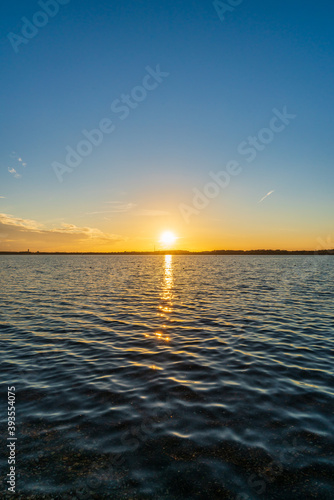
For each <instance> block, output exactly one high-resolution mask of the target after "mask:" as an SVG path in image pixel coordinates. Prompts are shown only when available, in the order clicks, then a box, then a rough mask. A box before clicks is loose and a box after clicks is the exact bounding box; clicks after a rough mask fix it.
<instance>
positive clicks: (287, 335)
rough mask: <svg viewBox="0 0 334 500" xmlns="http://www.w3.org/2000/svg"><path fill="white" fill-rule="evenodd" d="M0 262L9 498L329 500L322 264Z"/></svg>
mask: <svg viewBox="0 0 334 500" xmlns="http://www.w3.org/2000/svg"><path fill="white" fill-rule="evenodd" d="M0 265H1V271H0V279H1V303H2V307H1V316H0V328H1V359H2V370H1V382H2V387H3V391H2V398H3V400H4V399H5V397H6V393H7V385H9V386H11V385H15V387H16V394H17V403H16V406H17V429H18V432H17V437H18V441H17V463H16V468H17V472H18V474H19V476H18V477H17V491H18V493H19V495H22V498H27V496H28V495H30V496H31V498H43V497H44V498H61V499H66V498H74V499H75V498H78V499H90V498H92V499H94V498H97V499H98V498H101V499H103V498H113V499H125V498H129V499H130V498H132V499H171V500H172V499H174V498H175V499H177V498H180V499H189V500H191V499H210V500H211V499H224V498H226V499H238V500H248V499H252V500H253V499H260V498H261V499H263V500H264V499H286V500H289V499H294V500H295V499H303V500H305V499H309V498H317V499H328V500H333V498H334V457H333V451H334V439H333V428H334V417H333V410H334V383H333V348H334V335H333V332H334V311H333V303H334V300H333V299H334V288H333V284H334V257H333V256H285V257H284V256H1V257H0ZM3 408H4V410H3V411H2V414H1V423H2V424H3V425H2V429H5V427H4V424H5V421H6V413H5V410H6V408H5V407H4V406H3ZM3 436H4V437H5V438H6V437H7V434H6V433H5V434H3ZM1 466H2V470H4V471H5V473H4V474H3V477H4V475H5V474H7V472H8V471H7V469H8V465H7V458H6V457H4V458H2V459H1ZM2 491H5V489H3V490H2ZM0 496H1V494H0ZM1 498H2V497H1Z"/></svg>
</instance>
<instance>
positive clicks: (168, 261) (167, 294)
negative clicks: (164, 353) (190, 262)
mask: <svg viewBox="0 0 334 500" xmlns="http://www.w3.org/2000/svg"><path fill="white" fill-rule="evenodd" d="M163 265H164V274H163V282H162V290H161V295H160V297H161V301H162V302H163V305H162V304H160V305H159V311H158V315H159V316H160V317H161V318H167V316H168V315H169V314H170V313H171V312H172V305H173V304H172V291H171V290H172V286H173V256H172V255H165V259H164V263H163ZM166 328H167V325H166V324H163V325H162V327H161V330H158V331H156V332H155V337H156V338H157V339H159V340H163V341H165V342H169V341H170V338H169V337H168V335H165V333H164V330H165V329H166ZM146 337H149V335H146Z"/></svg>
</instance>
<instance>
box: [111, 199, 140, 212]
mask: <svg viewBox="0 0 334 500" xmlns="http://www.w3.org/2000/svg"><path fill="white" fill-rule="evenodd" d="M105 203H107V204H109V205H112V206H111V207H110V209H109V212H113V213H122V212H128V211H129V210H132V209H133V208H135V206H136V205H135V204H134V203H124V202H121V201H106V202H105Z"/></svg>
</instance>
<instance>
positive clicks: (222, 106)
mask: <svg viewBox="0 0 334 500" xmlns="http://www.w3.org/2000/svg"><path fill="white" fill-rule="evenodd" d="M226 3H228V2H226ZM58 7H59V11H58V12H57V14H56V15H55V16H54V17H53V18H51V17H50V18H49V19H48V21H47V23H46V24H45V26H43V27H40V28H38V32H37V34H36V35H35V36H34V37H33V38H31V39H30V40H27V43H21V44H20V45H18V46H17V53H16V52H15V51H14V48H13V46H12V43H11V41H10V40H9V38H8V34H9V33H14V34H16V35H21V31H22V27H23V25H24V21H22V18H24V17H25V18H27V19H28V20H29V21H32V20H33V19H36V17H35V18H34V16H35V14H36V12H38V11H41V10H42V9H41V6H40V5H39V4H38V2H34V1H17V2H13V3H9V2H8V3H6V4H2V5H1V16H0V25H1V33H2V36H1V43H0V51H1V52H0V53H1V58H2V67H3V71H2V106H1V111H0V113H1V124H2V127H1V138H2V147H1V154H0V196H3V198H1V199H0V213H2V214H3V218H2V222H1V221H0V224H2V226H1V225H0V232H1V227H2V232H3V234H6V235H7V236H3V237H2V238H0V249H1V248H3V249H15V250H16V249H20V248H21V247H23V248H25V245H26V244H28V243H29V242H30V241H31V245H30V246H32V247H33V248H34V247H35V246H36V245H37V246H38V248H34V249H49V250H50V249H52V248H56V247H57V248H62V249H68V250H73V249H75V248H77V246H78V245H80V246H82V248H84V249H91V248H93V247H94V248H95V247H96V249H101V250H102V249H110V250H112V249H117V250H123V249H130V248H135V249H137V248H138V249H143V250H144V249H150V246H151V245H152V244H153V242H154V241H155V239H157V238H158V236H159V234H160V232H162V231H163V230H165V229H171V230H174V231H175V232H176V234H177V235H178V236H179V246H180V247H183V248H188V249H201V248H203V247H205V248H206V247H208V248H209V249H211V248H241V247H242V248H250V247H256V248H271V247H275V248H279V247H281V248H286V247H289V248H314V247H315V246H316V245H317V239H318V238H323V239H324V238H327V237H328V236H330V235H333V234H334V233H333V208H334V207H333V205H334V203H333V195H332V192H333V181H334V173H333V160H332V130H333V98H332V89H333V84H334V81H333V80H334V78H333V77H334V70H333V48H334V44H333V41H334V40H333V38H334V34H333V29H332V19H333V14H334V4H333V3H332V2H330V1H322V2H317V3H315V2H311V1H303V2H302V1H298V0H296V1H294V2H285V3H284V2H281V1H272V2H264V1H255V0H254V1H251V0H248V1H247V0H244V1H243V2H241V3H240V5H238V6H236V7H235V8H234V10H233V11H231V12H226V15H225V20H224V21H223V22H222V21H221V20H220V18H219V16H218V14H217V12H216V10H215V8H214V5H213V3H212V2H210V1H203V0H197V1H189V2H181V1H178V0H173V1H166V0H165V1H164V0H162V1H160V2H157V3H156V2H148V1H126V0H125V1H122V2H114V1H101V0H97V1H96V2H88V1H81V2H78V1H76V0H70V1H69V2H68V3H67V4H65V5H58ZM157 65H160V68H161V71H163V72H165V73H168V74H169V75H168V76H167V77H165V78H164V79H163V81H162V83H161V84H160V83H159V85H158V87H157V88H156V89H155V90H152V91H148V92H147V97H146V98H145V99H144V100H143V101H142V102H139V103H138V106H137V107H136V109H133V110H131V112H130V114H129V116H128V117H127V118H126V119H125V120H123V121H122V120H120V119H119V116H117V115H116V114H115V113H113V112H112V110H111V108H110V106H111V103H112V102H113V101H115V100H116V99H120V98H121V96H122V94H129V93H131V91H132V89H133V88H134V87H136V86H140V85H142V81H143V78H144V76H145V75H146V74H147V70H146V68H147V66H150V67H151V68H153V69H154V68H156V67H157ZM151 82H152V80H151ZM284 106H286V107H287V109H288V112H289V113H291V114H294V115H296V118H295V119H293V120H292V121H291V123H290V124H289V125H288V126H287V127H286V128H285V130H284V131H283V132H282V133H280V134H275V136H274V138H273V140H272V141H271V142H270V144H268V145H266V147H265V148H264V150H263V151H261V152H259V154H258V155H257V157H256V159H255V160H254V161H253V162H251V163H249V164H248V163H247V161H246V159H245V158H243V157H242V156H241V155H240V154H239V153H238V145H239V144H240V143H241V142H242V141H244V140H247V138H248V137H249V136H254V135H257V134H258V132H259V131H260V130H261V129H263V128H264V127H268V124H269V122H270V120H271V118H272V116H273V111H272V110H273V109H274V108H275V109H278V110H283V108H284ZM104 118H109V119H111V120H112V121H113V123H114V124H115V130H114V132H112V133H111V134H105V135H104V137H103V142H102V144H101V145H100V146H98V147H93V148H92V152H91V154H89V155H88V156H87V157H85V158H83V160H82V162H81V163H80V165H79V166H78V167H77V168H76V169H75V170H74V171H73V172H71V173H65V174H64V175H63V182H59V180H58V179H57V177H56V175H55V172H54V170H53V168H52V164H53V162H55V161H57V162H61V163H64V161H65V156H66V150H65V148H66V147H67V146H70V147H73V148H74V149H75V148H76V146H77V144H78V143H79V141H81V140H83V139H84V137H83V135H82V130H83V129H87V130H91V129H95V128H96V127H97V126H98V124H99V123H100V121H101V120H102V119H104ZM19 159H21V161H20V160H19ZM230 160H236V161H239V162H240V163H241V164H242V167H243V169H242V173H241V174H240V175H238V176H236V177H235V178H233V179H232V180H231V182H230V184H229V185H228V186H227V187H226V188H224V189H222V190H221V192H219V195H217V196H216V197H214V199H210V202H209V203H208V205H207V206H206V207H205V209H203V210H200V211H199V213H196V214H194V215H192V216H191V218H190V220H185V218H184V217H183V216H182V213H181V212H180V205H187V206H188V207H192V208H193V202H192V200H193V189H199V190H200V191H203V188H204V186H205V185H206V183H207V182H209V181H210V177H209V172H210V171H219V170H221V169H223V168H224V167H225V165H226V164H227V162H228V161H230ZM23 163H26V166H23ZM270 191H273V193H272V194H271V195H269V196H268V197H267V198H265V199H264V200H263V202H261V203H259V200H261V199H262V198H263V197H264V196H265V195H266V194H267V193H269V192H270ZM29 221H30V222H29ZM37 226H38V227H39V229H38V231H37V230H36V227H37ZM9 229H10V231H9ZM88 229H89V231H88ZM52 235H53V236H54V240H52ZM333 246H334V245H333Z"/></svg>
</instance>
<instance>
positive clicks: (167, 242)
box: [160, 231, 177, 247]
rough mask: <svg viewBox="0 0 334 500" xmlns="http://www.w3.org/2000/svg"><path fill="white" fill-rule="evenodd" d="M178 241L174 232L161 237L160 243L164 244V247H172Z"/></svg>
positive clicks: (163, 234) (165, 233)
mask: <svg viewBox="0 0 334 500" xmlns="http://www.w3.org/2000/svg"><path fill="white" fill-rule="evenodd" d="M176 240H177V237H176V236H175V234H174V233H172V231H165V232H164V233H162V235H161V236H160V243H162V245H164V246H169V247H170V246H171V245H174V243H175V241H176Z"/></svg>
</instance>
